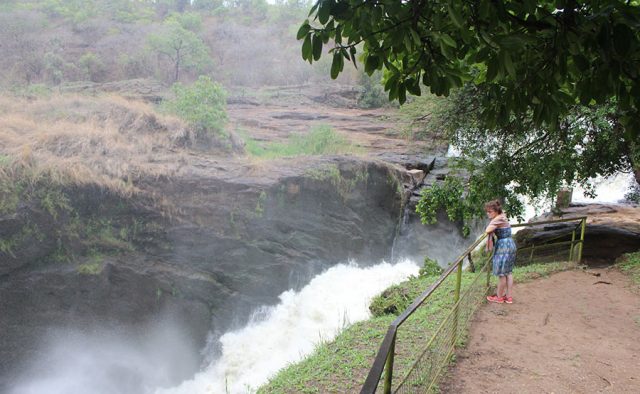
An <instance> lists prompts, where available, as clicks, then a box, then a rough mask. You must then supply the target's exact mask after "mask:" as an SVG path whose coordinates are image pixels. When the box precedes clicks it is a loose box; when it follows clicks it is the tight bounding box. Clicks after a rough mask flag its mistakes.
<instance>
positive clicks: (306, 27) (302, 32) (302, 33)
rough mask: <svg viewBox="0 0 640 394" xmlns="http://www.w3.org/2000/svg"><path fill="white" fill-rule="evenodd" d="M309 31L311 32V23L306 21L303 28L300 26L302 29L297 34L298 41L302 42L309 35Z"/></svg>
mask: <svg viewBox="0 0 640 394" xmlns="http://www.w3.org/2000/svg"><path fill="white" fill-rule="evenodd" d="M309 30H311V26H309V21H304V23H303V24H302V26H300V29H298V34H296V39H297V40H302V39H303V38H304V37H305V36H306V35H307V33H309Z"/></svg>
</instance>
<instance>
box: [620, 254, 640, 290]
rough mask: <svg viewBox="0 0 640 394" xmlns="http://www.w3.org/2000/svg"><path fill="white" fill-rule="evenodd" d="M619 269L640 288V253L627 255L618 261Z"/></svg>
mask: <svg viewBox="0 0 640 394" xmlns="http://www.w3.org/2000/svg"><path fill="white" fill-rule="evenodd" d="M617 265H618V267H620V269H621V270H622V272H624V273H626V274H628V275H629V276H630V277H631V279H632V280H633V282H634V283H635V284H636V285H637V286H638V288H640V252H634V253H627V254H624V255H622V256H621V257H620V258H619V259H618V263H617Z"/></svg>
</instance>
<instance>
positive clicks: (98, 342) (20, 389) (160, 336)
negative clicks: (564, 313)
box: [8, 261, 419, 394]
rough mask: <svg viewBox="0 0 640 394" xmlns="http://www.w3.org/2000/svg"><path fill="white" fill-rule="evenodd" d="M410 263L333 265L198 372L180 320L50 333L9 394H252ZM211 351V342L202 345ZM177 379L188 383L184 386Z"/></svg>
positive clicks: (361, 313) (351, 318)
mask: <svg viewBox="0 0 640 394" xmlns="http://www.w3.org/2000/svg"><path fill="white" fill-rule="evenodd" d="M418 269H419V267H418V265H417V264H416V263H414V262H412V261H402V262H399V263H397V264H389V263H386V262H382V263H380V264H377V265H374V266H370V267H365V268H362V267H358V266H357V265H356V264H353V263H350V264H339V265H337V266H334V267H332V268H330V269H328V270H327V271H325V272H323V273H321V274H319V275H317V276H316V277H315V278H313V279H312V280H311V282H310V283H309V284H308V285H306V286H305V287H303V288H302V289H301V290H300V291H293V290H289V291H285V292H284V293H282V294H281V295H280V303H279V304H278V305H276V306H271V307H261V308H258V309H256V310H255V311H254V314H253V316H252V318H251V320H250V321H249V323H248V324H247V326H245V327H244V328H242V329H239V330H236V331H232V332H228V333H226V334H224V335H223V336H222V337H220V338H216V339H215V340H216V341H219V344H216V345H218V346H207V348H216V347H217V348H221V349H222V353H221V355H220V357H218V358H217V359H215V360H214V361H213V362H212V363H211V364H210V365H208V366H206V367H205V368H204V369H201V370H200V372H198V373H197V374H196V375H195V376H193V371H197V370H198V369H199V363H200V360H201V349H197V348H196V347H195V346H194V344H193V342H192V341H190V339H189V338H187V337H186V334H185V332H186V331H185V330H184V329H182V328H181V322H177V321H173V320H171V319H164V320H159V321H154V322H150V323H147V324H144V325H142V326H141V327H138V328H137V330H136V331H135V333H133V332H132V330H131V329H126V330H125V329H121V330H120V329H113V328H111V329H107V328H99V329H95V330H93V331H90V332H87V330H83V331H80V330H70V329H57V330H51V332H50V335H48V336H47V337H46V338H42V343H43V346H41V348H40V352H39V357H38V359H37V360H33V361H32V363H31V364H30V365H28V366H26V367H25V368H24V369H23V370H22V371H21V376H18V377H17V378H14V380H13V384H12V388H11V389H9V392H8V394H45V393H46V394H151V393H155V394H199V393H216V394H222V393H232V394H236V393H247V392H254V391H255V390H256V389H257V388H258V387H259V386H260V385H262V384H264V383H266V382H267V380H268V378H269V377H270V376H272V375H273V374H275V373H276V372H277V371H278V370H279V369H281V368H283V367H285V366H287V365H288V364H289V363H293V362H296V361H299V360H301V359H302V358H304V357H305V356H306V355H308V354H310V353H311V352H312V351H313V350H314V349H315V347H316V346H317V345H318V344H319V343H321V342H323V341H329V340H331V339H333V338H334V337H335V335H336V334H337V333H339V332H340V331H341V330H342V329H343V328H345V327H346V326H348V325H349V324H351V323H355V322H357V321H360V320H364V319H367V318H368V317H369V316H370V313H369V309H368V307H369V302H370V300H371V298H372V297H373V296H375V295H376V294H378V293H380V292H381V291H383V290H384V289H385V288H387V287H389V286H390V285H392V284H395V283H398V282H401V281H402V280H404V279H406V278H407V277H408V276H409V275H412V274H417V273H418ZM210 345H211V344H210ZM185 379H187V380H186V381H185Z"/></svg>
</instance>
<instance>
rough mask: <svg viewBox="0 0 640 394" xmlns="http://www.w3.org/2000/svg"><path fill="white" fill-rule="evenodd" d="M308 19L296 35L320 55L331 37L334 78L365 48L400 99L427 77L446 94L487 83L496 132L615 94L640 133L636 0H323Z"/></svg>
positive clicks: (485, 103) (486, 101) (486, 100)
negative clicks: (525, 118)
mask: <svg viewBox="0 0 640 394" xmlns="http://www.w3.org/2000/svg"><path fill="white" fill-rule="evenodd" d="M310 16H313V17H314V18H313V21H312V22H310V21H309V20H307V21H305V22H304V23H303V24H302V26H301V27H300V29H299V31H298V38H299V39H302V40H303V44H302V57H303V58H304V59H306V60H308V61H309V62H313V61H315V60H318V59H320V57H321V56H322V48H323V44H326V43H328V42H329V40H330V39H333V41H334V43H335V44H334V45H333V48H332V49H331V52H332V53H333V66H332V69H331V75H332V76H334V77H335V76H337V75H338V74H339V73H340V72H341V71H342V70H343V67H344V61H345V60H347V61H353V62H354V63H355V61H356V56H357V51H358V46H359V45H361V44H362V52H363V55H362V57H363V61H364V64H365V71H366V72H367V73H369V74H371V73H373V72H374V71H375V70H380V69H383V68H384V69H385V70H386V78H385V89H386V90H388V91H389V98H390V99H396V98H397V99H398V100H399V101H400V103H404V101H405V100H406V97H407V93H409V94H413V95H420V94H421V83H422V84H424V85H426V86H428V87H429V88H430V89H431V92H432V93H434V94H436V95H448V94H449V92H450V91H451V89H452V88H456V87H461V86H462V85H463V84H464V83H465V82H473V83H475V84H478V85H484V86H485V89H483V92H482V93H483V96H482V107H483V110H484V113H483V117H482V118H483V120H484V122H485V123H486V126H488V127H489V128H492V127H493V126H495V125H497V124H505V123H507V122H508V121H509V119H510V116H511V115H523V114H527V113H528V112H530V111H531V112H532V120H533V121H534V124H535V125H536V126H540V125H542V124H543V123H545V124H548V125H551V126H557V125H558V123H559V122H560V119H561V117H563V116H564V114H566V113H567V112H568V111H569V109H570V108H571V107H572V106H573V105H575V104H576V102H580V103H582V104H584V105H587V104H590V103H593V102H595V103H599V104H602V103H605V102H606V101H607V100H609V99H610V98H616V99H617V100H616V105H617V106H618V108H619V109H620V113H621V121H622V123H623V124H624V125H626V126H633V127H631V128H630V130H631V131H632V132H633V133H634V135H637V130H638V125H639V124H640V123H639V122H640V120H639V119H638V117H637V116H636V115H637V112H638V106H640V79H639V78H640V74H639V72H640V69H639V68H638V65H639V64H640V29H639V27H640V7H639V6H638V2H637V1H619V0H604V1H601V0H598V1H595V0H587V1H570V0H546V1H539V0H518V1H515V0H502V1H492V0H480V1H476V2H471V3H469V2H459V1H451V0H440V1H428V2H424V1H419V0H408V1H403V2H399V1H386V0H383V1H376V2H369V1H363V0H319V1H318V2H317V3H316V4H315V5H314V6H313V8H312V9H311V12H310ZM312 23H313V25H312Z"/></svg>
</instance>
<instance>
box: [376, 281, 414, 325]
mask: <svg viewBox="0 0 640 394" xmlns="http://www.w3.org/2000/svg"><path fill="white" fill-rule="evenodd" d="M412 295H413V294H411V291H410V290H409V289H408V288H407V286H406V285H404V286H403V285H394V286H391V287H389V288H388V289H386V290H385V291H383V292H382V294H380V295H378V296H376V297H374V298H373V300H372V301H371V304H370V305H369V311H371V314H372V315H373V316H376V317H377V316H384V315H399V314H400V312H402V311H404V310H405V309H407V307H408V306H409V305H410V304H411V301H413V298H414V297H412Z"/></svg>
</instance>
